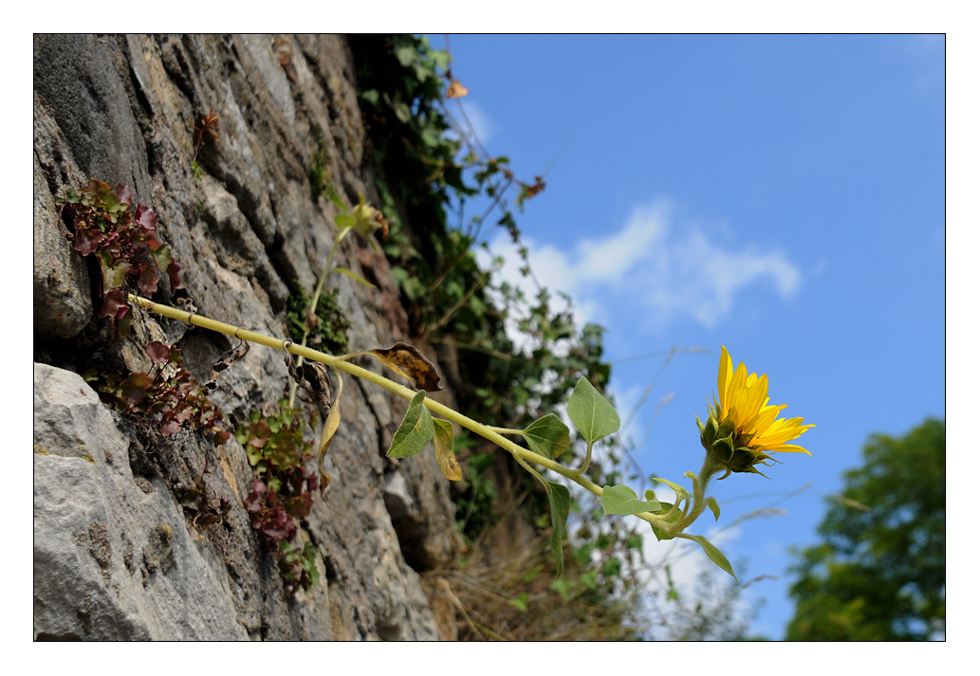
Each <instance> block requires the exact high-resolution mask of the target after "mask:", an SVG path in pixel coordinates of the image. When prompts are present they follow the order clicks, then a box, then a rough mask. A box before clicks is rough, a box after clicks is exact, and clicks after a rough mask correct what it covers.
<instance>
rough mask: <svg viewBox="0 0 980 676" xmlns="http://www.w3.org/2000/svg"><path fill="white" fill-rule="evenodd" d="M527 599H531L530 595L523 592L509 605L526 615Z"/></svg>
mask: <svg viewBox="0 0 980 676" xmlns="http://www.w3.org/2000/svg"><path fill="white" fill-rule="evenodd" d="M529 598H531V595H530V594H528V593H527V592H524V593H523V594H521V595H520V596H518V597H517V598H516V599H512V600H511V601H510V602H509V603H510V605H512V606H514V607H515V608H517V609H518V610H519V611H521V612H522V613H526V612H527V600H528V599H529Z"/></svg>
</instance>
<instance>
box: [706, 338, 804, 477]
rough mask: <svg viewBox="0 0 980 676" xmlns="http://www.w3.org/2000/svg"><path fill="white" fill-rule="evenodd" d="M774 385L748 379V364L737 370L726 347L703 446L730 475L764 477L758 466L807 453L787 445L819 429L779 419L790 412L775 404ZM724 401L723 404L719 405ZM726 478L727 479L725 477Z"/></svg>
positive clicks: (799, 420)
mask: <svg viewBox="0 0 980 676" xmlns="http://www.w3.org/2000/svg"><path fill="white" fill-rule="evenodd" d="M768 395H769V379H768V378H767V377H766V375H765V374H763V375H762V377H761V378H760V377H759V376H757V375H756V374H754V373H752V374H749V373H748V369H746V368H745V364H742V363H739V365H738V368H737V369H734V370H733V369H732V358H731V356H730V355H729V354H728V350H726V349H725V347H724V346H722V348H721V364H720V365H719V366H718V399H716V400H715V402H714V406H711V405H709V406H708V420H707V422H705V423H703V424H702V423H701V420H700V418H699V419H698V428H699V429H700V430H701V445H703V446H704V448H705V450H706V451H708V454H709V455H710V456H711V457H712V458H713V459H714V461H715V462H716V463H718V465H719V469H722V468H723V469H725V470H727V472H726V474H725V476H728V473H730V472H754V473H756V474H761V472H759V471H758V470H757V469H755V467H754V466H755V465H758V464H760V463H762V464H768V461H772V460H773V458H772V456H771V455H769V454H770V453H773V452H782V453H806V454H807V455H809V454H810V452H809V451H808V450H806V449H805V448H803V447H802V446H795V445H793V444H788V443H786V442H788V441H792V440H793V439H796V438H797V437H798V436H800V435H801V434H803V433H804V432H806V431H807V430H808V429H809V428H811V427H814V425H804V424H802V423H803V418H789V419H785V418H781V419H779V420H777V419H776V416H778V415H779V412H780V411H782V410H783V409H784V408H786V407H785V406H773V405H770V404H769V396H768ZM719 399H720V401H719ZM722 478H724V477H722Z"/></svg>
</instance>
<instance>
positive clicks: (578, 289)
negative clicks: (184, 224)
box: [491, 199, 801, 327]
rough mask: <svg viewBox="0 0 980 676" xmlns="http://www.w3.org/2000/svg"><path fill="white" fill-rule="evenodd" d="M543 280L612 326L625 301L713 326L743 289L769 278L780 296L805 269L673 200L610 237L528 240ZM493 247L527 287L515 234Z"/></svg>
mask: <svg viewBox="0 0 980 676" xmlns="http://www.w3.org/2000/svg"><path fill="white" fill-rule="evenodd" d="M524 244H525V245H526V246H527V247H528V250H529V251H530V260H531V266H532V268H533V270H534V273H535V276H536V278H537V279H538V281H539V282H540V283H541V285H542V286H546V287H548V288H549V289H551V290H552V291H564V292H565V293H568V294H569V295H571V296H572V297H573V298H574V299H575V301H576V307H577V312H578V315H579V316H578V319H580V320H585V321H596V322H599V323H602V324H606V325H608V324H609V323H610V322H609V319H610V318H611V317H610V308H614V307H616V306H617V305H619V306H620V307H621V305H620V303H619V302H620V301H626V302H627V303H628V304H630V305H631V306H632V307H635V308H636V309H637V311H638V312H642V314H643V315H644V316H645V317H649V318H650V321H653V322H654V323H656V324H659V325H663V324H666V323H668V322H670V321H672V320H674V319H677V318H683V317H687V318H690V319H693V320H695V321H697V322H699V323H700V324H702V325H704V326H706V327H713V326H715V325H716V324H717V323H718V322H719V321H721V320H722V319H723V318H724V317H725V316H726V315H728V314H729V313H730V312H731V311H732V308H733V306H734V303H735V299H736V296H737V294H738V293H739V292H741V291H743V290H745V289H747V288H748V287H750V286H753V285H756V284H758V283H762V284H763V285H768V286H769V287H770V288H774V290H775V291H776V293H777V294H778V295H779V296H780V297H781V298H789V297H791V296H793V294H794V293H795V292H796V290H797V289H798V287H799V284H800V277H801V275H800V271H799V268H798V267H797V266H796V265H794V264H793V263H792V262H791V261H790V260H789V259H788V258H787V257H786V255H785V254H784V253H782V252H781V251H779V250H777V249H768V250H762V249H759V248H758V247H756V246H754V245H751V244H748V245H743V246H740V247H734V246H731V245H729V244H727V243H726V242H724V241H720V240H719V239H717V238H711V237H709V236H708V234H706V233H705V232H704V231H703V230H702V229H701V227H700V226H698V225H697V224H687V223H684V224H679V223H677V219H676V217H675V216H674V213H673V209H672V208H671V204H670V201H669V200H666V199H658V200H655V201H654V202H653V203H651V204H649V205H645V206H641V207H637V208H636V209H634V210H633V212H632V214H631V215H630V217H629V219H628V220H627V222H626V224H625V225H624V226H623V227H622V228H621V229H620V230H619V231H618V232H614V233H613V234H611V235H609V236H608V237H603V238H589V239H585V240H581V241H579V242H578V243H576V244H575V245H573V246H572V247H570V248H559V247H556V246H553V245H550V244H546V245H541V244H539V243H537V242H535V241H533V240H531V239H528V240H526V241H525V242H524ZM491 248H492V249H493V251H494V252H495V253H497V254H498V255H501V256H503V257H504V259H505V265H504V267H503V269H502V271H501V273H500V274H501V275H502V277H503V279H504V280H506V281H509V282H510V283H512V284H517V285H521V286H527V283H526V280H524V279H523V278H522V277H521V275H520V272H519V269H520V266H521V263H520V260H519V258H518V256H517V255H516V251H515V250H514V247H513V245H511V244H509V238H507V237H506V236H505V235H503V234H502V235H501V236H499V237H498V238H497V239H496V240H495V241H494V243H493V244H492V246H491Z"/></svg>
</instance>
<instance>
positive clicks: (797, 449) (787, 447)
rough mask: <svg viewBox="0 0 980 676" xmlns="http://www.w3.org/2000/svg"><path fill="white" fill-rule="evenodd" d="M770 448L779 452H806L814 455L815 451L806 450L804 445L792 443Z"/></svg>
mask: <svg viewBox="0 0 980 676" xmlns="http://www.w3.org/2000/svg"><path fill="white" fill-rule="evenodd" d="M769 450H770V451H776V452H779V453H806V454H807V455H813V453H811V452H810V451H808V450H806V449H805V448H803V447H802V446H793V445H792V444H783V445H782V446H777V447H776V448H771V449H769Z"/></svg>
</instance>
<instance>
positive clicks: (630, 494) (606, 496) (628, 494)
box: [602, 486, 660, 515]
mask: <svg viewBox="0 0 980 676" xmlns="http://www.w3.org/2000/svg"><path fill="white" fill-rule="evenodd" d="M659 509H660V503H659V502H657V501H656V500H649V501H647V500H640V499H639V498H638V497H636V492H634V491H633V489H632V488H630V487H629V486H603V487H602V511H603V513H604V514H606V515H610V514H619V515H627V514H639V513H640V512H655V511H656V510H659Z"/></svg>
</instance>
